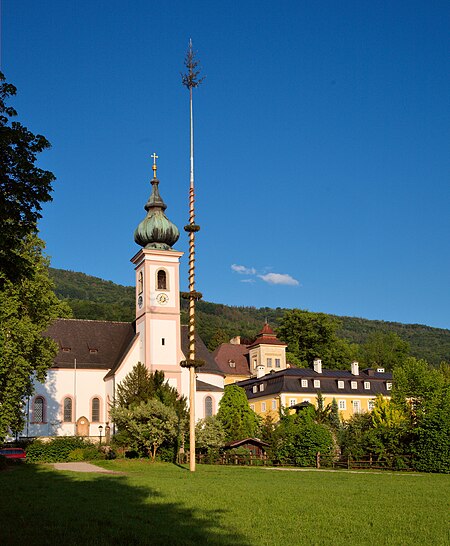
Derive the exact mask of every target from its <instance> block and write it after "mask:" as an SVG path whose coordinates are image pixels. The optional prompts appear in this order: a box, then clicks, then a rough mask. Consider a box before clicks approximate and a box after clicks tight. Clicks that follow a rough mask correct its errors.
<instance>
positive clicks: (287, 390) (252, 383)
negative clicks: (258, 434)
mask: <svg viewBox="0 0 450 546" xmlns="http://www.w3.org/2000/svg"><path fill="white" fill-rule="evenodd" d="M237 384H238V385H239V386H240V387H242V388H244V389H245V392H246V394H247V398H248V401H249V404H250V407H251V408H252V409H253V410H254V411H255V412H256V413H257V414H258V415H261V416H262V417H265V416H266V415H268V414H271V415H272V417H273V418H274V419H276V420H277V419H278V417H279V411H280V407H283V408H289V407H293V406H296V405H297V404H300V403H302V402H309V403H311V404H314V405H316V402H317V394H318V393H319V392H320V393H321V394H322V396H323V399H324V403H325V405H326V404H329V403H331V402H332V401H333V398H335V399H336V402H337V404H338V408H339V413H340V415H341V417H342V418H343V419H348V418H349V417H351V416H352V415H353V414H354V413H361V412H365V411H370V410H371V409H372V408H373V404H374V402H375V398H376V396H377V394H382V395H383V396H384V397H386V398H390V391H391V388H392V374H391V373H386V372H385V371H384V369H382V368H379V369H378V370H373V369H366V370H362V371H359V366H358V363H357V362H353V363H352V369H351V371H346V370H325V369H322V362H321V360H319V359H316V360H315V361H314V369H311V368H287V369H285V370H281V371H278V372H277V371H273V372H271V373H268V374H265V375H264V376H261V377H253V378H250V379H246V380H244V381H239V382H238V383H237Z"/></svg>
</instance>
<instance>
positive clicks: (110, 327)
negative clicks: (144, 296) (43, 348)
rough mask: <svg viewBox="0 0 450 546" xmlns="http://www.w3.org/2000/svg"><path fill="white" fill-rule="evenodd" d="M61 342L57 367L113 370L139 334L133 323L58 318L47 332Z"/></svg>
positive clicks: (54, 365)
mask: <svg viewBox="0 0 450 546" xmlns="http://www.w3.org/2000/svg"><path fill="white" fill-rule="evenodd" d="M44 335H45V336H48V337H51V338H52V339H54V340H55V341H56V343H57V344H58V346H59V352H58V354H57V355H56V357H55V360H54V364H53V368H73V367H74V365H75V359H76V365H77V368H79V369H95V370H109V369H110V368H113V367H114V366H115V365H116V364H117V363H118V362H119V361H120V360H121V359H122V356H123V355H124V353H125V350H126V348H127V347H128V346H129V344H130V342H131V341H132V340H133V338H134V336H135V331H134V327H133V323H131V322H109V321H99V320H81V319H57V320H55V322H53V323H52V324H51V325H50V326H49V327H48V328H47V330H46V331H45V332H44Z"/></svg>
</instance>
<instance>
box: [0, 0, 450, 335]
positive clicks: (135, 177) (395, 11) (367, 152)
mask: <svg viewBox="0 0 450 546" xmlns="http://www.w3.org/2000/svg"><path fill="white" fill-rule="evenodd" d="M449 12H450V7H449V5H448V2H446V1H430V0H428V1H423V2H415V1H409V2H403V1H395V2H392V1H377V2H373V1H365V0H358V1H350V0H349V1H345V2H336V1H320V0H318V1H315V2H311V1H310V2H305V1H280V2H273V1H271V2H266V1H261V0H260V1H255V2H249V1H244V0H241V1H239V2H216V1H210V2H206V1H204V2H201V1H191V2H182V1H170V0H168V1H166V2H152V1H138V0H134V1H132V2H125V1H115V0H108V1H103V0H96V1H95V2H92V1H87V0H78V1H77V2H68V1H58V0H53V1H50V0H47V1H46V0H41V1H40V2H35V1H25V0H14V1H13V0H3V2H2V36H1V44H2V51H1V64H2V70H3V72H4V73H5V75H6V77H7V80H8V81H10V82H12V83H14V84H15V85H16V86H17V88H18V96H17V98H16V99H15V101H14V106H15V107H16V109H17V110H18V112H19V117H20V120H21V121H23V122H24V123H25V124H26V125H27V126H28V127H29V128H30V129H31V130H33V131H34V132H39V133H42V134H44V135H45V136H46V137H47V138H48V139H49V140H50V141H51V143H52V145H53V147H52V149H51V150H50V151H48V152H46V153H45V154H43V155H42V157H41V160H40V164H41V166H43V167H45V168H48V169H50V170H52V171H53V172H54V173H55V175H56V176H57V181H56V182H55V184H54V194H53V202H52V203H50V204H48V205H46V206H45V208H44V218H43V220H42V221H41V223H40V229H41V236H42V237H43V239H44V240H45V241H46V243H47V252H48V254H49V255H50V256H51V259H52V265H53V266H54V267H59V268H64V269H71V270H74V271H82V272H85V273H88V274H91V275H95V276H99V277H102V278H104V279H108V280H112V281H114V282H117V283H121V284H127V285H131V284H133V283H134V271H133V267H132V265H131V263H130V262H129V259H130V258H131V257H132V256H133V255H134V254H135V252H136V251H137V250H138V247H137V245H136V244H135V243H134V241H133V232H134V229H135V227H136V226H137V225H138V223H139V222H140V221H141V220H142V218H143V217H144V215H145V211H144V210H143V206H144V204H145V202H146V200H147V198H148V195H149V192H150V185H149V181H150V178H151V159H150V155H151V154H152V153H153V152H154V151H156V152H157V153H158V155H159V161H158V177H159V179H160V181H161V185H160V190H161V194H162V196H163V198H164V200H165V201H166V203H167V205H168V208H167V211H166V213H167V215H168V217H169V218H170V219H171V220H172V221H173V222H175V223H176V224H177V225H178V226H179V228H180V231H181V238H180V241H179V242H178V243H177V245H176V248H177V249H179V250H183V251H185V252H186V253H187V250H188V245H187V236H186V234H185V232H184V231H183V230H182V227H183V226H184V225H185V224H186V223H187V221H188V185H189V104H188V93H187V91H186V89H184V88H183V87H182V86H181V81H180V71H181V70H182V69H183V59H184V54H185V51H186V48H187V44H188V41H189V38H190V37H192V39H193V42H194V49H195V50H196V51H198V57H199V59H200V61H201V64H202V66H203V73H204V74H205V75H206V80H205V82H204V84H203V85H202V86H201V87H200V88H198V90H196V91H195V97H194V101H195V102H194V110H195V161H196V164H195V180H196V192H197V221H198V223H199V224H200V225H201V228H202V229H201V231H200V233H199V234H198V236H197V289H198V290H200V291H201V292H203V294H204V299H205V300H207V301H213V302H217V303H226V304H231V305H247V306H256V307H264V306H268V307H289V308H292V307H299V308H302V309H309V310H311V311H323V312H328V313H334V314H338V315H350V316H361V317H366V318H371V319H380V320H392V321H400V322H408V323H422V324H428V325H431V326H438V327H443V328H450V313H449V307H450V305H449V304H450V301H449V279H450V258H449V234H450V220H449V217H450V215H449V194H450V190H449V187H450V185H449V163H450V161H449V157H450V156H449V150H448V144H449V141H450V138H449V136H450V135H449V132H450V131H449V127H450V123H449V121H450V120H449V99H448V97H449V96H450V89H449V88H450V70H449V68H450V67H449V61H448V59H449V55H448V54H449V42H450V39H449V32H448V29H449V22H450V21H449V19H450V17H449ZM181 274H182V284H183V285H184V286H183V288H184V289H186V286H187V254H186V255H185V256H184V257H183V265H182V269H181Z"/></svg>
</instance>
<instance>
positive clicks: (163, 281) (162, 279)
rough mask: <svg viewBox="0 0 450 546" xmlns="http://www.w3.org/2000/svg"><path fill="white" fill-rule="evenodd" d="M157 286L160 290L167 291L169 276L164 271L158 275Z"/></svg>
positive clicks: (161, 270) (160, 271)
mask: <svg viewBox="0 0 450 546" xmlns="http://www.w3.org/2000/svg"><path fill="white" fill-rule="evenodd" d="M156 286H157V288H158V290H167V274H166V272H165V271H164V269H160V270H159V271H158V273H157V274H156Z"/></svg>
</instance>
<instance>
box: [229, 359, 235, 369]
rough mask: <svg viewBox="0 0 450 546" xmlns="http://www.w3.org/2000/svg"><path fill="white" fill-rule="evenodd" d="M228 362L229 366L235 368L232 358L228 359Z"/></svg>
mask: <svg viewBox="0 0 450 546" xmlns="http://www.w3.org/2000/svg"><path fill="white" fill-rule="evenodd" d="M228 364H229V365H230V368H236V362H235V361H234V360H229V361H228Z"/></svg>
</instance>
